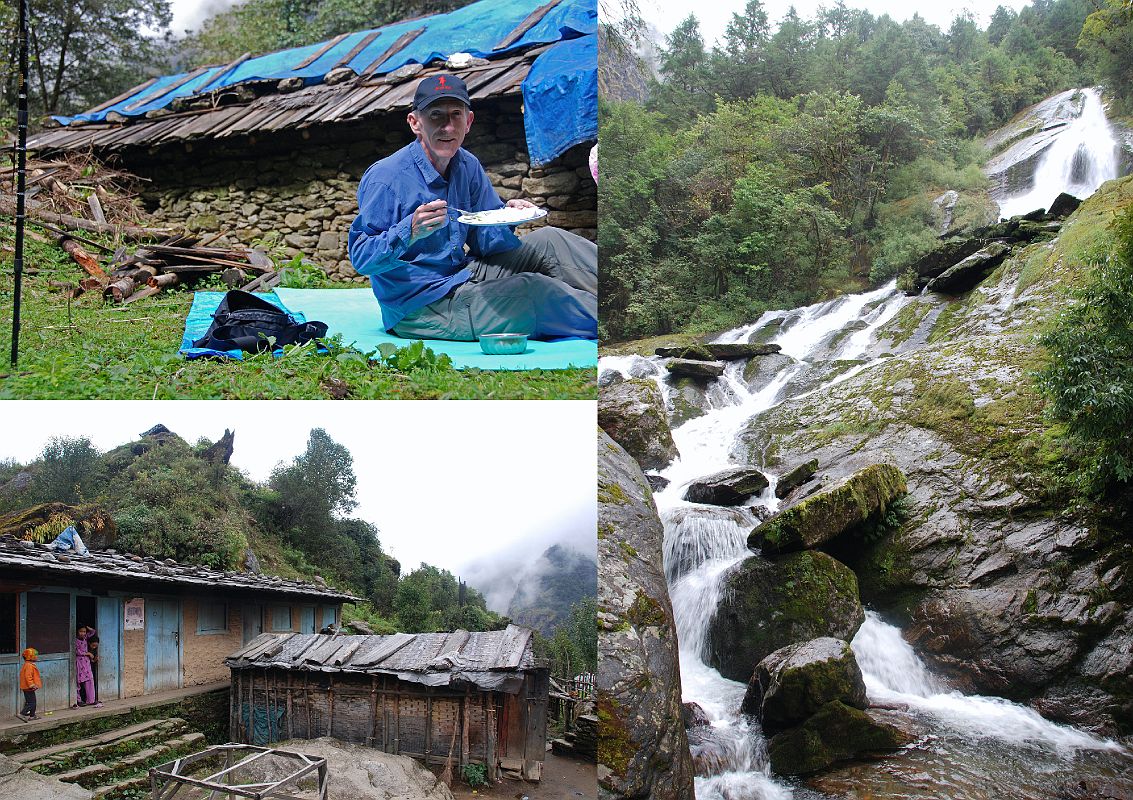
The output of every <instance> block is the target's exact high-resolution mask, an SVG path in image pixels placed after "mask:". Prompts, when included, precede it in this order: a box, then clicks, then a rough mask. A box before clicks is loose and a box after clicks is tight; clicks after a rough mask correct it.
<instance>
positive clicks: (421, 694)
mask: <svg viewBox="0 0 1133 800" xmlns="http://www.w3.org/2000/svg"><path fill="white" fill-rule="evenodd" d="M225 663H226V664H227V665H228V666H229V667H230V668H231V669H232V691H231V693H230V696H231V716H230V718H229V728H230V731H229V736H230V738H231V739H232V741H234V742H243V743H245V744H257V745H262V744H268V743H270V742H274V741H280V740H284V739H295V738H299V739H316V738H318V737H321V736H330V737H333V738H335V739H339V740H340V741H344V742H354V743H356V744H363V745H366V746H368V747H374V748H377V749H379V750H382V751H384V752H387V753H394V754H400V755H407V756H412V757H413V758H417V759H420V760H422V761H424V762H425V763H426V764H444V763H445V762H446V761H447V760H448V759H449V758H450V757H451V759H452V764H453V767H454V769H456V768H458V767H463V766H464V765H466V764H483V765H484V766H485V769H486V772H487V774H488V777H489V778H491V779H493V780H494V779H495V778H496V776H497V775H498V774H500V773H501V772H504V773H509V774H513V775H515V776H516V777H521V778H523V779H524V780H539V778H540V777H541V775H542V769H543V759H544V757H545V754H546V735H547V699H548V691H549V685H550V677H549V675H550V673H549V670H548V669H547V667H545V666H540V665H539V664H537V662H536V660H535V657H534V653H533V650H532V632H531V630H529V629H527V628H521V627H519V626H516V625H509V626H508V627H507V629H506V630H502V631H481V632H472V633H470V632H468V631H455V632H453V633H416V634H411V633H397V634H393V635H391V636H340V635H324V634H319V635H307V634H284V635H274V634H264V635H263V636H261V637H259V638H258V639H255V640H253V641H252V642H250V643H249V644H248V645H247V646H245V647H244V648H243V649H241V650H239V651H237V652H235V653H233V654H232V655H231V656H229V657H228V659H227V660H226V661H225Z"/></svg>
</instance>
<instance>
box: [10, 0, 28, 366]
mask: <svg viewBox="0 0 1133 800" xmlns="http://www.w3.org/2000/svg"><path fill="white" fill-rule="evenodd" d="M28 2H29V0H20V42H19V49H20V75H19V92H18V94H17V99H16V254H15V258H14V260H13V262H12V265H13V268H14V270H13V271H14V277H15V284H14V286H13V288H12V366H13V367H14V366H16V361H17V359H18V358H19V353H20V293H21V284H22V283H23V275H24V214H25V211H26V205H27V174H26V173H27V150H28Z"/></svg>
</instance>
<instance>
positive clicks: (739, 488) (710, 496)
mask: <svg viewBox="0 0 1133 800" xmlns="http://www.w3.org/2000/svg"><path fill="white" fill-rule="evenodd" d="M767 485H768V481H767V476H765V475H764V474H763V473H762V472H760V471H759V470H757V469H754V468H752V467H736V468H734V469H727V470H724V471H722V472H717V473H716V474H715V475H710V476H708V477H707V478H701V479H700V480H698V481H694V482H693V483H691V484H689V487H688V489H687V490H686V491H685V500H688V501H689V502H690V503H706V504H708V505H713V506H738V505H741V504H742V503H743V502H744V501H745V500H747V499H748V498H749V497H751V496H752V495H754V494H759V493H760V492H762V491H763V490H764V489H766V488H767Z"/></svg>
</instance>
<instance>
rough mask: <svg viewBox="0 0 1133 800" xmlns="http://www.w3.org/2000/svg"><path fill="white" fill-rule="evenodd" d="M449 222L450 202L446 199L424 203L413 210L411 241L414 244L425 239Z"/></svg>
mask: <svg viewBox="0 0 1133 800" xmlns="http://www.w3.org/2000/svg"><path fill="white" fill-rule="evenodd" d="M447 224H448V203H447V202H445V201H444V200H431V201H429V202H428V203H425V204H424V205H420V206H417V210H416V211H414V212H413V227H412V231H413V232H412V234H411V235H410V237H409V242H410V244H412V243H413V242H416V241H418V240H420V239H424V238H425V237H426V236H429V235H431V234H433V233H435V232H436V231H438V230H440V229H441V228H443V227H444V226H445V225H447Z"/></svg>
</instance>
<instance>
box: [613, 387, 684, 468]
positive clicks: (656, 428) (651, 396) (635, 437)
mask: <svg viewBox="0 0 1133 800" xmlns="http://www.w3.org/2000/svg"><path fill="white" fill-rule="evenodd" d="M598 425H599V426H601V428H602V430H604V431H606V433H607V434H609V435H610V438H612V439H613V440H614V441H615V442H617V443H618V444H620V445H621V446H622V447H624V448H625V450H626V452H627V453H629V454H630V455H631V456H633V457H634V459H636V460H637V463H638V464H639V465H640V466H641V468H642V469H662V468H664V467H666V466H668V465H669V464H670V463H671V462H672V461H673V459H674V458H676V457H677V456H678V455H679V453H678V452H677V446H676V444H675V443H674V442H673V434H672V432H671V431H670V430H669V420H668V416H667V415H666V413H665V403H664V400H663V399H662V397H661V391H660V389H658V388H657V384H656V383H654V382H653V381H651V380H640V379H637V378H633V379H630V380H626V381H621V382H620V383H615V384H613V385H608V386H603V387H602V388H601V389H600V390H599V391H598Z"/></svg>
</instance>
